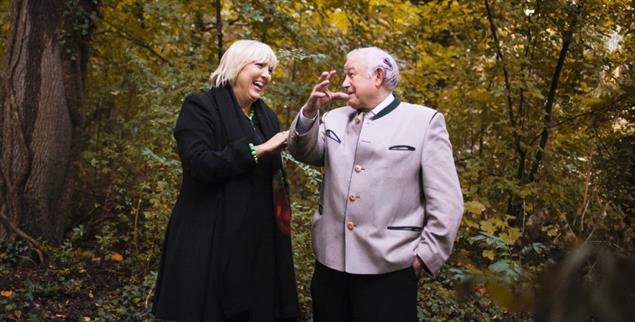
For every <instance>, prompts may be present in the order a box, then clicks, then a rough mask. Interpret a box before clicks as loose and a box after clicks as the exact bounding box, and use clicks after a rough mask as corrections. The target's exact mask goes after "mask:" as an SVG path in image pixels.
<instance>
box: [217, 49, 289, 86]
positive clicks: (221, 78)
mask: <svg viewBox="0 0 635 322" xmlns="http://www.w3.org/2000/svg"><path fill="white" fill-rule="evenodd" d="M267 61H271V67H272V68H275V67H276V65H277V64H278V58H277V57H276V54H275V53H274V52H273V50H272V49H271V47H269V45H267V44H264V43H261V42H259V41H256V40H238V41H236V42H234V43H233V44H232V45H231V46H230V47H229V49H227V51H226V52H225V53H224V54H223V57H221V59H220V63H219V64H218V67H217V68H216V70H215V71H214V72H213V73H212V74H211V75H210V76H209V85H210V87H212V88H213V87H221V86H224V85H225V84H227V83H233V82H234V80H236V76H238V73H240V71H241V70H242V69H243V67H245V66H246V65H248V64H251V63H253V62H267Z"/></svg>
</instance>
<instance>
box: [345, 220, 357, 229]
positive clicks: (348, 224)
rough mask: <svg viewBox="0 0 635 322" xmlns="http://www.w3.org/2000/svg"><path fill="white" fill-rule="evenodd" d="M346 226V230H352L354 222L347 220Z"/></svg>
mask: <svg viewBox="0 0 635 322" xmlns="http://www.w3.org/2000/svg"><path fill="white" fill-rule="evenodd" d="M346 228H348V230H353V229H355V224H354V223H353V222H352V221H349V222H348V223H347V224H346Z"/></svg>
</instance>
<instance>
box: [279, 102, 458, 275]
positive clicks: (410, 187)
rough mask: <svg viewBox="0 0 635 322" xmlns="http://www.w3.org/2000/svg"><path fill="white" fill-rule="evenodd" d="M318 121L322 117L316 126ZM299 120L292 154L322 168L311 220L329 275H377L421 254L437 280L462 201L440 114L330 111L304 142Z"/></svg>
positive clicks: (396, 107) (398, 106) (399, 106)
mask: <svg viewBox="0 0 635 322" xmlns="http://www.w3.org/2000/svg"><path fill="white" fill-rule="evenodd" d="M318 119H319V117H318ZM298 120H299V114H298V116H297V117H296V118H295V120H294V122H293V123H292V125H291V128H290V135H289V151H290V153H291V155H293V157H294V158H296V159H297V160H300V161H302V162H305V163H308V164H312V165H317V166H324V177H323V181H322V186H321V189H320V190H321V191H320V204H319V207H318V209H317V211H316V212H315V215H314V217H313V250H314V253H315V256H316V258H317V260H318V261H319V262H320V263H322V264H324V265H325V266H327V267H330V268H332V269H335V270H338V271H343V272H348V273H353V274H381V273H387V272H393V271H396V270H400V269H404V268H407V267H408V266H410V265H412V262H413V260H414V255H418V256H419V257H420V258H421V259H422V260H423V262H424V263H425V265H426V267H427V268H428V270H429V271H430V272H432V273H433V274H436V273H437V272H438V271H439V269H440V268H441V266H442V265H443V263H444V262H445V261H446V260H447V258H448V257H449V255H450V252H451V250H452V245H453V243H454V239H455V237H456V234H457V230H458V228H459V225H460V222H461V217H462V214H463V197H462V193H461V188H460V186H459V180H458V177H457V173H456V168H455V166H454V159H453V157H452V146H451V144H450V141H449V138H448V132H447V130H446V127H445V121H444V118H443V115H442V114H441V113H439V112H437V111H435V110H433V109H430V108H428V107H424V106H420V105H413V104H408V103H400V102H399V99H395V100H394V101H393V102H392V103H391V104H390V105H388V106H387V107H385V108H384V109H383V110H381V111H380V112H379V113H378V114H376V115H374V116H373V117H368V118H366V119H365V118H364V114H362V113H360V112H358V111H357V110H355V109H353V108H351V107H348V106H346V107H341V108H337V109H334V110H332V111H329V112H327V113H325V114H324V116H323V117H322V122H319V121H315V122H313V124H312V125H311V127H310V128H309V129H308V130H307V131H306V132H304V133H299V132H298V131H297V129H296V128H297V125H298Z"/></svg>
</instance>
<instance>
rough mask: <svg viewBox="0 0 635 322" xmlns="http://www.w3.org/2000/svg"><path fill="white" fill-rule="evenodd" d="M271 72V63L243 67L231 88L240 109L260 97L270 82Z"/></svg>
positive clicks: (254, 63) (258, 63) (264, 62)
mask: <svg viewBox="0 0 635 322" xmlns="http://www.w3.org/2000/svg"><path fill="white" fill-rule="evenodd" d="M272 72H273V66H272V65H271V61H262V62H253V63H249V64H247V65H245V67H243V69H242V70H241V71H240V72H239V73H238V75H237V76H236V80H235V81H234V84H233V86H232V87H233V90H234V95H236V99H237V100H238V104H240V105H241V107H244V106H243V105H245V104H251V103H253V102H255V101H256V100H257V99H259V98H260V96H262V94H263V93H264V90H265V87H266V86H267V84H269V82H270V81H271V73H272Z"/></svg>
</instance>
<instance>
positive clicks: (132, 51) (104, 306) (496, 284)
mask: <svg viewBox="0 0 635 322" xmlns="http://www.w3.org/2000/svg"><path fill="white" fill-rule="evenodd" d="M578 2H579V3H578ZM578 2H572V1H565V0H558V1H528V2H522V3H515V2H507V1H500V0H497V1H494V0H492V1H487V4H488V5H489V9H490V10H489V11H490V12H489V13H490V15H491V20H490V19H488V10H487V7H486V5H485V2H469V1H399V2H386V1H375V0H371V1H362V0H354V1H330V0H329V1H326V0H319V1H287V0H285V1H275V2H271V1H261V0H247V1H234V0H232V1H224V2H223V8H222V13H221V19H222V28H223V30H222V32H223V42H224V43H223V48H218V43H217V30H216V14H215V12H214V6H213V5H210V3H209V2H208V1H203V0H192V1H185V2H184V1H176V0H165V1H138V0H126V1H111V0H108V1H102V2H101V4H100V10H99V12H100V16H99V17H96V16H95V15H79V16H78V18H77V21H78V22H80V23H78V24H77V28H79V29H77V30H76V31H78V32H80V33H81V30H82V28H83V26H84V25H86V24H88V23H95V22H97V23H98V28H97V30H96V31H95V33H94V35H93V37H92V42H91V60H90V62H89V66H88V68H89V71H88V75H89V79H88V82H87V86H88V90H87V96H86V99H87V103H86V107H85V123H84V151H83V152H82V159H81V162H80V164H79V172H78V177H79V180H78V182H77V184H76V187H75V195H74V209H73V211H72V214H71V215H70V216H69V220H68V222H69V227H71V230H69V232H68V235H67V236H68V237H67V239H66V240H65V242H64V243H62V244H61V245H58V246H49V247H50V249H51V252H52V253H53V256H52V257H53V258H54V265H53V266H52V267H51V268H47V269H45V270H44V272H41V276H40V277H39V279H26V280H25V281H24V282H22V281H14V282H12V284H10V285H8V284H2V283H0V288H6V287H7V286H11V287H12V290H13V294H12V296H10V297H1V296H0V307H3V306H4V307H5V308H6V307H7V305H11V306H10V307H9V308H7V309H6V310H8V311H7V312H14V311H20V312H21V313H20V314H24V315H23V317H25V316H26V319H28V316H29V315H28V314H36V313H37V314H39V315H33V317H34V318H33V319H37V318H36V316H37V317H39V318H40V319H46V317H47V316H46V315H45V313H43V311H42V310H40V309H36V308H34V306H32V305H31V304H29V303H32V302H33V300H35V301H36V302H37V301H38V300H41V299H43V298H45V297H49V298H51V299H52V300H51V301H64V300H65V299H66V298H65V296H67V297H68V296H86V294H80V293H81V292H82V291H81V289H82V288H84V289H89V290H90V289H92V292H93V293H91V294H93V298H90V299H89V300H87V303H89V304H90V308H82V310H84V311H83V312H87V313H86V315H88V316H90V317H91V318H93V319H101V320H130V321H136V320H141V319H145V318H148V312H149V305H148V303H149V297H148V296H150V294H151V288H152V284H153V280H154V278H155V274H156V269H157V267H158V258H159V257H158V256H159V253H160V246H161V243H162V241H163V236H164V230H165V228H166V226H167V221H168V219H169V215H170V212H171V208H172V206H173V204H174V202H175V200H176V197H177V193H178V190H179V180H180V174H181V169H180V162H179V160H178V156H177V153H176V148H175V142H174V139H173V137H172V129H173V126H174V123H175V120H176V116H177V114H178V111H179V108H180V105H181V103H182V100H183V98H184V97H185V95H187V94H188V93H191V92H195V91H202V90H205V89H206V88H207V85H206V84H207V79H208V76H209V74H210V72H211V71H212V70H213V69H214V67H215V66H216V65H217V63H218V53H219V51H222V50H223V49H226V48H227V46H228V45H229V44H230V43H231V42H233V41H234V40H237V39H242V38H253V39H259V40H262V41H265V42H267V43H269V44H270V45H271V46H272V47H273V48H274V49H275V50H276V52H277V54H278V57H279V59H280V63H279V65H278V67H277V68H276V70H275V72H274V75H273V82H272V84H271V85H270V86H269V87H268V89H267V92H266V97H265V100H266V102H267V103H268V104H269V105H270V106H271V107H272V108H273V109H274V110H275V111H276V112H277V113H278V115H279V118H280V122H281V124H282V127H283V128H286V127H288V125H289V124H290V122H291V121H292V119H293V117H294V116H295V113H296V111H297V110H298V109H299V107H300V106H301V105H302V104H303V102H304V100H305V99H306V97H307V96H308V93H309V92H310V90H311V87H312V84H313V82H314V81H315V79H316V78H317V77H316V76H317V75H319V72H321V71H322V70H328V69H335V70H337V71H338V76H337V77H338V79H336V80H335V81H334V86H333V88H334V89H335V88H336V87H337V86H339V84H340V83H341V81H342V75H341V74H342V73H341V68H342V65H343V63H344V56H345V54H346V53H347V52H348V51H349V50H351V49H353V48H356V47H359V46H372V45H376V46H379V47H382V48H385V49H387V50H388V51H390V52H391V53H393V54H394V55H395V57H396V58H397V61H398V63H399V64H400V66H401V67H402V69H401V75H402V79H401V83H400V85H399V87H398V94H399V95H400V96H401V97H402V99H403V100H404V101H408V102H413V103H418V104H425V105H428V106H431V107H434V108H437V109H438V110H439V111H441V112H443V113H444V115H445V116H446V122H447V125H448V129H449V132H450V138H451V140H452V143H453V150H454V153H455V159H456V161H457V162H456V163H457V169H458V172H459V176H460V179H461V185H462V189H463V193H464V198H465V201H466V204H465V210H466V213H465V215H464V219H463V222H462V226H461V231H460V232H459V237H458V240H457V243H456V246H455V251H454V255H453V256H452V257H451V259H450V262H449V263H448V265H446V266H445V268H444V269H443V270H442V272H441V274H440V275H439V276H438V277H436V278H434V279H432V278H424V279H423V281H422V283H421V285H420V291H421V292H420V302H419V309H420V310H419V317H420V319H421V320H426V321H428V320H429V321H484V320H523V319H527V318H528V314H527V312H528V311H530V310H531V309H530V307H531V306H532V303H533V302H534V299H533V295H531V294H533V285H534V284H535V283H536V279H537V276H538V275H539V274H540V272H542V271H543V270H544V268H545V265H546V263H548V262H552V261H556V262H557V261H560V260H561V258H563V257H564V254H565V253H566V252H567V251H568V250H569V249H571V248H572V247H574V246H577V245H580V244H583V243H587V244H588V243H594V244H604V245H607V246H609V247H611V248H612V249H613V250H614V251H616V252H618V253H620V254H622V255H624V256H632V255H633V252H634V249H633V245H634V244H633V243H632V240H633V237H634V236H635V235H634V234H635V226H634V225H635V224H634V223H633V221H632V219H631V218H630V217H631V214H632V213H633V209H635V190H633V189H634V188H633V187H635V170H634V169H635V168H634V165H635V150H633V145H634V143H635V128H634V126H633V124H635V112H634V111H633V108H632V107H633V105H634V100H633V97H634V96H633V93H635V85H634V84H635V83H634V79H633V75H634V74H633V68H635V65H634V61H633V57H634V55H633V50H635V43H634V37H633V33H632V30H633V21H635V17H634V15H635V10H634V8H633V4H632V3H630V2H629V1H625V0H614V1H597V0H593V1H578ZM7 6H8V1H0V9H2V8H5V7H7ZM7 11H8V10H0V31H1V32H2V35H4V34H6V32H7V30H8V23H7V21H8V16H7V14H6V12H7ZM97 18H98V21H95V19H97ZM492 25H493V26H494V29H495V30H496V35H497V39H496V41H495V40H494V38H493V33H492ZM567 34H570V35H571V38H570V40H571V42H570V44H569V47H568V48H567V52H566V56H565V57H564V60H563V61H562V71H561V72H560V74H557V73H556V72H555V71H556V66H557V65H558V59H559V56H560V53H561V52H563V43H564V39H565V35H567ZM609 39H613V41H614V42H616V41H617V46H615V47H610V46H608V44H609ZM4 46H5V44H4V43H0V49H4ZM497 57H498V58H497ZM556 76H557V77H556ZM556 78H557V80H558V83H557V88H556V89H557V90H556V91H555V92H552V91H551V89H552V84H554V83H553V81H554V79H556ZM549 102H550V103H549ZM549 104H552V105H551V106H552V109H551V119H548V120H547V122H545V115H548V114H547V113H548V111H547V109H546V107H547V106H548V105H549ZM545 125H546V127H545ZM545 128H546V129H547V130H548V131H549V136H548V137H547V138H546V141H545V142H544V144H542V143H541V142H542V140H541V139H542V138H543V133H544V130H545ZM539 155H541V156H540V157H539ZM284 159H285V166H286V169H287V171H288V173H289V181H290V185H291V192H292V196H291V201H292V209H293V216H294V217H293V221H292V225H293V226H292V228H293V252H294V259H295V265H296V274H297V279H298V288H299V291H300V294H299V295H300V302H301V304H302V309H303V320H310V317H311V311H310V310H311V309H310V308H311V306H310V303H311V302H310V301H311V300H310V294H309V285H310V279H311V275H312V270H313V264H314V258H313V255H312V251H311V234H310V225H311V219H312V216H313V212H314V211H315V209H316V207H317V203H318V195H319V186H320V182H321V172H320V169H316V168H313V167H310V166H307V165H304V164H301V163H298V162H296V161H295V160H293V159H292V158H290V157H289V156H288V155H287V154H285V155H284ZM31 255H32V254H31V253H30V251H29V250H28V249H27V248H26V244H25V243H23V242H17V243H12V242H7V243H4V242H3V244H0V260H2V261H1V262H0V263H1V264H0V273H2V275H3V276H8V275H9V274H11V272H12V270H15V269H17V270H20V269H23V267H30V266H28V265H31V264H28V263H30V259H28V258H29V257H30V256H31ZM91 274H92V275H91ZM106 275H107V276H108V277H109V279H108V280H109V282H110V283H109V284H108V285H109V287H106V288H105V290H104V291H103V292H101V293H100V292H99V291H98V290H97V288H95V287H94V286H95V285H97V284H99V283H103V279H104V276H106ZM104 284H105V283H104ZM99 285H103V284H99ZM56 294H60V295H56ZM33 312H35V313H33ZM88 312H89V313H88ZM11 314H14V313H11ZM78 318H79V315H78Z"/></svg>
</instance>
